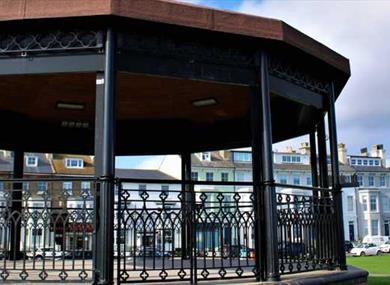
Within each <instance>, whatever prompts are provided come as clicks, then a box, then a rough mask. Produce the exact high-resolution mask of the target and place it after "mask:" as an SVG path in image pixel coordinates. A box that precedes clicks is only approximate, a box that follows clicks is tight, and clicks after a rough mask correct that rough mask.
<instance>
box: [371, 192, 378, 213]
mask: <svg viewBox="0 0 390 285" xmlns="http://www.w3.org/2000/svg"><path fill="white" fill-rule="evenodd" d="M370 211H377V207H376V195H370Z"/></svg>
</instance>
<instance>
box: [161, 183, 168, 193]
mask: <svg viewBox="0 0 390 285" xmlns="http://www.w3.org/2000/svg"><path fill="white" fill-rule="evenodd" d="M161 192H165V193H166V194H169V185H161Z"/></svg>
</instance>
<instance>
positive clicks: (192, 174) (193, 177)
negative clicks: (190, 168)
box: [191, 172, 198, 181]
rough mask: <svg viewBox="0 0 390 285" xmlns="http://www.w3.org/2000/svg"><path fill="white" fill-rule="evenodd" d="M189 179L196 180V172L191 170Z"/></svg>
mask: <svg viewBox="0 0 390 285" xmlns="http://www.w3.org/2000/svg"><path fill="white" fill-rule="evenodd" d="M191 180H192V181H198V172H191Z"/></svg>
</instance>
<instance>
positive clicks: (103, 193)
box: [94, 28, 116, 284]
mask: <svg viewBox="0 0 390 285" xmlns="http://www.w3.org/2000/svg"><path fill="white" fill-rule="evenodd" d="M115 53H116V37H115V32H114V31H113V30H112V29H111V28H109V29H108V30H107V34H106V43H105V69H104V73H97V77H96V115H95V116H96V121H95V166H96V169H95V175H96V177H97V178H99V179H100V181H99V183H98V187H97V194H96V205H95V207H96V223H95V224H96V227H95V234H96V239H95V246H94V251H95V252H94V259H95V260H94V273H95V276H94V284H113V282H114V278H113V271H114V266H113V261H114V257H113V246H114V187H115V185H114V184H115V183H114V176H115V150H114V147H115V77H116V69H115Z"/></svg>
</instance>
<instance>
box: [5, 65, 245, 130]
mask: <svg viewBox="0 0 390 285" xmlns="http://www.w3.org/2000/svg"><path fill="white" fill-rule="evenodd" d="M0 90H4V91H3V92H1V96H0V109H1V110H3V111H10V112H14V113H18V114H21V115H24V116H27V117H29V118H30V119H32V120H35V119H37V120H45V121H50V122H53V123H54V122H61V121H62V120H80V121H88V122H91V123H93V122H94V116H95V75H94V74H91V73H81V74H54V75H35V76H7V77H2V79H1V80H0ZM5 90H6V91H5ZM205 98H214V99H215V100H216V101H217V104H216V105H214V106H207V107H194V106H193V105H192V102H193V101H196V100H199V99H205ZM248 98H249V96H248V88H246V87H243V86H236V85H226V84H225V85H223V84H216V83H209V82H201V81H189V80H181V79H168V78H162V77H151V76H145V75H133V74H125V73H120V74H118V76H117V119H118V120H132V119H137V120H138V119H146V120H156V119H180V120H188V121H191V122H193V123H202V124H204V123H213V122H214V121H216V120H224V119H233V118H239V117H243V116H245V115H246V113H247V111H248ZM58 102H68V103H79V104H83V105H84V106H85V109H84V110H65V109H58V108H57V103H58Z"/></svg>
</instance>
